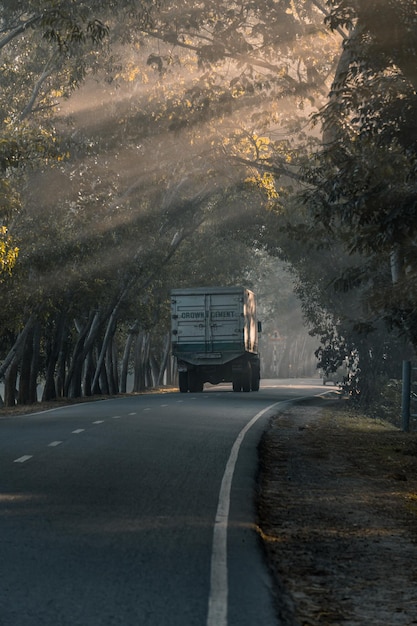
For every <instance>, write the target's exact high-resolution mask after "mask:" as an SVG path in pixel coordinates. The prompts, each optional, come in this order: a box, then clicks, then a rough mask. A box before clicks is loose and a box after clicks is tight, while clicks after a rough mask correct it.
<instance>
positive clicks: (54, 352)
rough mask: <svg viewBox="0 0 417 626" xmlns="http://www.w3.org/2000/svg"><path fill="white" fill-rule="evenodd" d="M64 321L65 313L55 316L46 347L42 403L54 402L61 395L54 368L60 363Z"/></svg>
mask: <svg viewBox="0 0 417 626" xmlns="http://www.w3.org/2000/svg"><path fill="white" fill-rule="evenodd" d="M66 319H67V316H66V312H64V313H59V314H58V315H57V317H56V319H55V322H54V326H55V328H54V332H53V339H52V340H51V341H50V342H49V344H48V345H47V350H46V373H45V385H44V388H43V394H42V400H44V401H48V400H55V399H56V397H57V395H61V394H60V385H58V384H57V383H56V380H55V368H56V367H57V363H59V362H60V360H59V358H60V354H61V352H62V350H63V341H64V335H65V325H66ZM58 371H59V367H58Z"/></svg>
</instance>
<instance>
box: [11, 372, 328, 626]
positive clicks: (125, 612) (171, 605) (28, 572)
mask: <svg viewBox="0 0 417 626" xmlns="http://www.w3.org/2000/svg"><path fill="white" fill-rule="evenodd" d="M315 383H317V381H266V382H264V383H263V385H262V387H261V390H260V392H259V393H250V394H244V393H237V394H236V393H233V392H231V389H230V387H228V386H224V387H222V386H219V387H213V388H210V389H208V390H205V391H204V392H203V393H201V394H179V393H167V394H147V395H140V396H133V397H128V398H120V399H118V398H116V399H112V400H108V401H101V402H94V403H84V404H79V405H77V406H74V405H73V406H68V407H64V408H61V409H56V410H53V411H49V412H46V413H39V414H34V415H31V416H20V417H13V418H3V419H2V420H0V433H1V436H0V533H1V552H0V580H1V585H0V625H1V626H38V625H39V626H64V625H65V626H194V625H195V626H254V625H255V624H262V626H274V625H275V624H278V622H277V618H276V616H275V611H274V602H273V593H272V590H271V587H270V581H269V578H268V573H267V571H266V568H265V566H264V563H263V560H262V555H261V552H260V549H259V544H258V540H257V535H256V533H255V532H254V529H253V522H254V519H255V511H254V493H255V487H256V471H257V450H256V446H257V443H258V441H259V438H260V436H261V433H262V431H263V429H264V428H265V425H266V422H267V420H268V417H269V416H270V415H271V414H272V413H273V412H275V411H276V410H278V409H279V408H280V406H284V405H283V404H281V403H285V402H292V401H294V400H296V399H297V398H300V397H305V396H309V395H317V394H319V393H322V392H323V388H322V386H320V385H318V384H315Z"/></svg>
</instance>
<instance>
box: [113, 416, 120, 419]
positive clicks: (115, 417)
mask: <svg viewBox="0 0 417 626" xmlns="http://www.w3.org/2000/svg"><path fill="white" fill-rule="evenodd" d="M112 419H114V420H119V419H120V415H113V417H112Z"/></svg>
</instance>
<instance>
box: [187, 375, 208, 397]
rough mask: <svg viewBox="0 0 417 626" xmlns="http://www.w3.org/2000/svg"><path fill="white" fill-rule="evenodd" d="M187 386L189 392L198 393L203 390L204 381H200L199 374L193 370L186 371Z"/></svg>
mask: <svg viewBox="0 0 417 626" xmlns="http://www.w3.org/2000/svg"><path fill="white" fill-rule="evenodd" d="M188 386H189V388H190V391H191V393H200V392H201V391H203V387H204V383H203V382H202V381H201V379H200V376H199V375H198V374H196V373H195V372H189V373H188Z"/></svg>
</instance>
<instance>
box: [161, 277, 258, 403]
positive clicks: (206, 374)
mask: <svg viewBox="0 0 417 626" xmlns="http://www.w3.org/2000/svg"><path fill="white" fill-rule="evenodd" d="M260 332H261V324H260V322H258V320H257V316H256V298H255V294H254V293H253V292H252V291H251V290H249V289H246V288H244V287H197V288H187V289H173V290H172V291H171V343H172V354H173V356H174V357H175V358H176V362H177V366H178V384H179V389H180V392H181V393H187V392H189V391H190V392H193V393H194V392H200V391H202V390H203V387H204V383H211V384H213V385H216V384H218V383H221V382H231V383H232V386H233V391H238V392H239V391H259V385H260V377H261V376H260V372H261V367H260V356H259V346H258V337H259V333H260Z"/></svg>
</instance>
